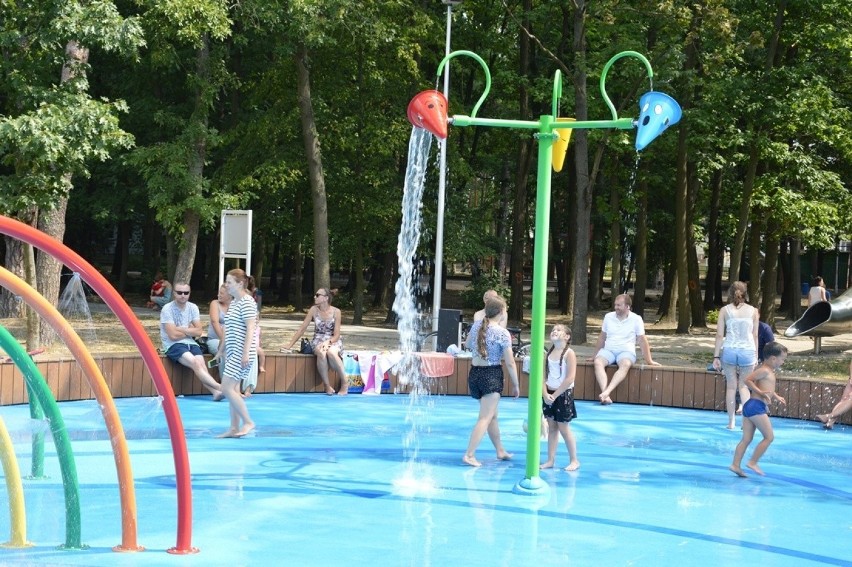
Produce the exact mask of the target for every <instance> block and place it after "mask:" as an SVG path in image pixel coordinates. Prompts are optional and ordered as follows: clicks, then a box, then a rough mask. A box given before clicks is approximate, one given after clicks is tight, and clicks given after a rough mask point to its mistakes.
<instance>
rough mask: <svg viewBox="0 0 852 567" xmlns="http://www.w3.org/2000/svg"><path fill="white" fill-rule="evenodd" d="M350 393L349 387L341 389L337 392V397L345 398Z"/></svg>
mask: <svg viewBox="0 0 852 567" xmlns="http://www.w3.org/2000/svg"><path fill="white" fill-rule="evenodd" d="M348 393H349V386H347V387H345V388H340V390H338V392H337V395H338V396H345V395H346V394H348Z"/></svg>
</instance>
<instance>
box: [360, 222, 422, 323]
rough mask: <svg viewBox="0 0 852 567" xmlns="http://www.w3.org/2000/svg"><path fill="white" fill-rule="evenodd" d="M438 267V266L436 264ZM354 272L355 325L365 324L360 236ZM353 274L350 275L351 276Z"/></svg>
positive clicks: (362, 247)
mask: <svg viewBox="0 0 852 567" xmlns="http://www.w3.org/2000/svg"><path fill="white" fill-rule="evenodd" d="M436 269H437V266H436ZM352 272H353V274H354V276H355V290H354V291H353V292H352V308H353V310H354V313H353V315H352V324H353V325H363V324H364V241H363V240H361V239H360V238H359V239H358V243H357V244H356V245H355V258H354V261H353V262H352ZM351 277H352V276H350V278H351Z"/></svg>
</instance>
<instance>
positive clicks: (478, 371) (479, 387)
mask: <svg viewBox="0 0 852 567" xmlns="http://www.w3.org/2000/svg"><path fill="white" fill-rule="evenodd" d="M467 387H468V389H469V390H470V396H471V397H472V398H473V399H475V400H478V399H480V398H482V396H486V395H488V394H493V393H494V392H497V393H498V394H500V393H502V392H503V367H502V366H500V365H499V364H498V365H497V366H471V367H470V374H468V375H467Z"/></svg>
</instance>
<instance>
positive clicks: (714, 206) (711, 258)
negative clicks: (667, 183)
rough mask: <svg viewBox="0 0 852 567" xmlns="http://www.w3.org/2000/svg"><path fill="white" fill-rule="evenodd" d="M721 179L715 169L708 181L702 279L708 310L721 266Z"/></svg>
mask: <svg viewBox="0 0 852 567" xmlns="http://www.w3.org/2000/svg"><path fill="white" fill-rule="evenodd" d="M722 179H724V172H723V170H721V169H717V170H716V171H715V172H714V173H713V179H712V181H711V182H710V187H711V191H712V194H711V196H710V217H709V218H708V220H707V277H706V278H705V280H704V310H705V311H710V310H711V309H713V308H714V307H715V306H716V301H715V293H716V282H717V280H718V278H719V268H720V267H721V266H722V246H721V245H720V243H721V240H722V239H721V238H719V207H720V205H721V203H722Z"/></svg>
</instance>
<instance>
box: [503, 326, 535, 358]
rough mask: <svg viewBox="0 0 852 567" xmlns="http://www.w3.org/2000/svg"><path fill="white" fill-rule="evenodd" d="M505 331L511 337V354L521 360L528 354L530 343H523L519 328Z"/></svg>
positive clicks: (507, 328) (509, 328) (510, 328)
mask: <svg viewBox="0 0 852 567" xmlns="http://www.w3.org/2000/svg"><path fill="white" fill-rule="evenodd" d="M506 330H507V331H509V333H510V334H511V335H512V354H514V355H515V358H523V357H525V356H529V354H530V341H525V340H523V339H522V338H521V328H520V327H506Z"/></svg>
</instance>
